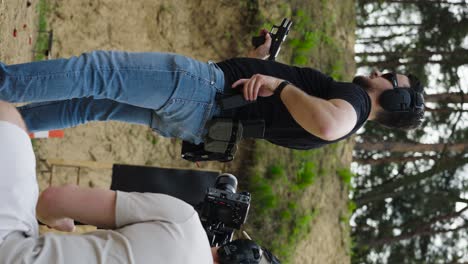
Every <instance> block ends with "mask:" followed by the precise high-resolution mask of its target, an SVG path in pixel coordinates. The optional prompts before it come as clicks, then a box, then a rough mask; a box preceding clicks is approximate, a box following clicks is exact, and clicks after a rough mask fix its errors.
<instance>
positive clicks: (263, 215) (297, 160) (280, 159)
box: [246, 141, 326, 263]
mask: <svg viewBox="0 0 468 264" xmlns="http://www.w3.org/2000/svg"><path fill="white" fill-rule="evenodd" d="M255 145H256V147H255V153H254V157H255V160H256V165H255V166H253V167H251V169H250V170H249V172H248V173H247V174H248V175H249V177H247V178H246V180H247V181H248V183H247V185H248V186H246V189H248V190H249V191H250V192H251V194H252V207H251V211H250V213H249V220H248V224H247V225H246V230H247V231H248V232H249V233H252V234H255V235H254V236H255V239H256V240H258V242H259V243H260V244H262V245H264V246H266V247H268V248H270V249H272V250H273V252H275V254H277V255H278V256H279V257H280V258H281V259H282V261H283V262H282V263H288V261H289V260H290V259H291V257H292V255H293V254H294V248H295V247H296V246H297V244H298V243H299V242H300V241H301V240H302V239H303V238H305V237H306V236H307V234H308V233H309V232H310V228H311V226H312V223H313V220H314V218H315V217H316V216H317V215H318V213H319V212H318V210H316V209H314V208H313V207H307V206H306V207H304V199H307V193H308V192H307V190H308V189H309V188H311V187H312V186H313V184H314V182H315V180H316V179H317V178H319V177H321V176H322V175H321V174H320V172H323V171H325V170H326V169H323V168H321V166H318V165H317V164H316V163H315V162H314V160H318V159H319V157H320V155H322V154H323V150H312V151H291V150H288V149H285V148H279V147H275V146H272V145H271V144H269V143H267V142H264V141H260V142H256V144H255ZM288 156H289V157H290V158H291V160H289V159H285V157H288ZM259 234H261V235H259Z"/></svg>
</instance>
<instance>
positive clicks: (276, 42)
mask: <svg viewBox="0 0 468 264" xmlns="http://www.w3.org/2000/svg"><path fill="white" fill-rule="evenodd" d="M291 26H292V21H291V20H289V19H287V18H284V19H283V22H281V25H279V26H276V25H274V26H273V27H272V28H271V30H270V32H269V33H268V34H270V36H271V46H270V56H269V57H268V60H275V59H276V56H278V53H279V51H280V49H281V44H282V43H283V42H284V40H285V39H286V36H287V35H288V33H289V29H290V28H291ZM263 43H265V36H256V37H253V38H252V45H253V46H254V47H255V48H258V47H259V46H260V45H262V44H263Z"/></svg>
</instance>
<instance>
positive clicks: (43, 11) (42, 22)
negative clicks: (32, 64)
mask: <svg viewBox="0 0 468 264" xmlns="http://www.w3.org/2000/svg"><path fill="white" fill-rule="evenodd" d="M36 11H37V13H38V17H39V34H38V36H37V40H36V44H35V47H34V50H35V51H36V52H35V56H34V60H44V59H46V56H45V54H44V52H45V51H46V50H47V49H48V46H49V35H48V34H47V33H45V31H47V15H48V13H49V11H50V6H49V4H48V3H47V0H39V3H38V4H37V6H36Z"/></svg>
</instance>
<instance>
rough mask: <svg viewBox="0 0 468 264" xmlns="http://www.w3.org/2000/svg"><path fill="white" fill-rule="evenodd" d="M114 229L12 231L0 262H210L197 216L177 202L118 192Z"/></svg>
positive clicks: (186, 205)
mask: <svg viewBox="0 0 468 264" xmlns="http://www.w3.org/2000/svg"><path fill="white" fill-rule="evenodd" d="M116 225H117V229H115V230H98V231H95V232H91V233H87V234H83V235H60V234H52V233H48V234H45V235H42V236H40V237H25V236H24V235H22V234H21V233H19V232H15V233H13V234H11V235H10V236H8V237H6V239H5V241H4V242H3V244H2V245H1V246H0V263H9V264H16V263H18V264H19V263H22V264H29V263H37V264H39V263H44V264H52V263H66V264H74V263H80V264H85V263H86V264H93V263H155V264H157V263H162V264H176V263H177V264H191V263H193V264H195V263H196V264H202V263H203V264H204V263H207V264H212V263H213V259H212V255H211V251H210V245H209V243H208V238H207V236H206V233H205V231H204V230H203V227H202V225H201V222H200V220H199V217H198V214H197V213H196V211H195V210H194V208H193V207H192V206H190V205H189V204H187V203H185V202H183V201H181V200H179V199H177V198H174V197H171V196H168V195H164V194H154V193H126V192H119V191H118V192H117V202H116Z"/></svg>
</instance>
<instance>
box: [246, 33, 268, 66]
mask: <svg viewBox="0 0 468 264" xmlns="http://www.w3.org/2000/svg"><path fill="white" fill-rule="evenodd" d="M260 35H263V36H264V37H265V42H264V43H263V44H262V45H260V46H258V47H257V48H254V49H251V50H250V51H249V53H248V54H247V57H249V58H255V59H261V60H265V59H267V58H268V56H269V55H270V47H271V36H270V34H269V33H268V30H266V29H262V30H261V31H260Z"/></svg>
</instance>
